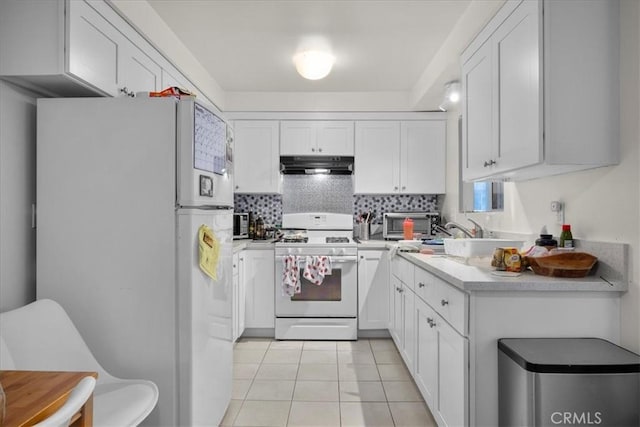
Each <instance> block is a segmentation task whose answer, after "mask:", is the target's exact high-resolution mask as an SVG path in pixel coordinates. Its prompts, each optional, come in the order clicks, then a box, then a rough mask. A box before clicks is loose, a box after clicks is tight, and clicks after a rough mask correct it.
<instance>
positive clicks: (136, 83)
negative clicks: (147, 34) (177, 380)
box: [122, 45, 186, 92]
mask: <svg viewBox="0 0 640 427" xmlns="http://www.w3.org/2000/svg"><path fill="white" fill-rule="evenodd" d="M122 53H123V55H122V61H123V62H122V68H123V71H122V86H123V91H124V90H128V91H130V92H131V91H135V92H153V91H157V90H161V89H164V87H162V86H160V81H161V76H162V69H161V68H160V66H159V65H158V64H156V63H155V62H154V61H152V60H151V58H149V57H148V56H147V55H146V54H145V53H144V52H142V51H141V50H140V49H138V48H137V47H135V46H133V45H128V46H126V49H123V52H122ZM181 87H182V86H181ZM124 88H126V89H124ZM185 89H186V88H185Z"/></svg>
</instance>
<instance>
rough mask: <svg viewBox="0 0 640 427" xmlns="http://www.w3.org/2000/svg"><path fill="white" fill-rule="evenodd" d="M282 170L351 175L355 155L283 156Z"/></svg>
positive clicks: (309, 173) (287, 172)
mask: <svg viewBox="0 0 640 427" xmlns="http://www.w3.org/2000/svg"><path fill="white" fill-rule="evenodd" d="M280 171H281V172H282V173H283V174H288V175H305V174H306V175H312V174H331V175H351V174H352V173H353V157H349V156H281V157H280Z"/></svg>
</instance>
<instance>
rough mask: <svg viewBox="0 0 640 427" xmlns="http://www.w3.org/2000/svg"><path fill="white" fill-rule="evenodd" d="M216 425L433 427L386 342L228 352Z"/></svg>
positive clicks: (289, 344)
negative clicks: (225, 399) (227, 385)
mask: <svg viewBox="0 0 640 427" xmlns="http://www.w3.org/2000/svg"><path fill="white" fill-rule="evenodd" d="M221 425H222V426H260V427H267V426H322V427H333V426H336V427H341V426H343V427H346V426H353V427H356V426H384V427H392V426H397V427H400V426H406V427H435V426H436V423H435V421H434V419H433V417H432V416H431V413H430V412H429V409H428V408H427V406H426V405H425V403H424V401H423V399H422V396H421V394H420V391H419V390H418V388H417V387H416V385H415V383H414V382H413V380H412V379H411V376H410V375H409V372H408V371H407V368H406V367H405V365H404V363H403V361H402V357H401V356H400V354H399V353H398V352H397V350H396V348H395V345H394V344H393V341H391V340H390V339H361V340H358V341H275V340H271V339H263V338H242V339H240V340H239V341H238V342H237V343H236V346H235V348H234V368H233V396H232V400H231V404H230V405H229V408H228V409H227V413H226V414H225V417H224V420H223V421H222V424H221Z"/></svg>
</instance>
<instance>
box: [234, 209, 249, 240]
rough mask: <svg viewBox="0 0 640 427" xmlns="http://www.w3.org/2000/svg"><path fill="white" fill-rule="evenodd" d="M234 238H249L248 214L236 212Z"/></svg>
mask: <svg viewBox="0 0 640 427" xmlns="http://www.w3.org/2000/svg"><path fill="white" fill-rule="evenodd" d="M233 238H234V239H248V238H249V214H248V213H247V212H236V213H234V214H233Z"/></svg>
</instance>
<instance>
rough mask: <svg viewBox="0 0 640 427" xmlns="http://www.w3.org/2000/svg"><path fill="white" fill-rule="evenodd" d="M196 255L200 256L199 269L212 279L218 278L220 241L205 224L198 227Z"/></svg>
mask: <svg viewBox="0 0 640 427" xmlns="http://www.w3.org/2000/svg"><path fill="white" fill-rule="evenodd" d="M198 249H199V250H198V255H199V257H200V269H201V270H202V271H204V272H205V273H206V274H207V276H209V277H211V278H212V279H213V280H218V275H217V270H218V257H219V255H220V242H218V239H216V236H215V235H214V234H213V230H211V229H210V228H209V227H207V226H206V225H204V224H203V225H201V226H200V228H199V229H198Z"/></svg>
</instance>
